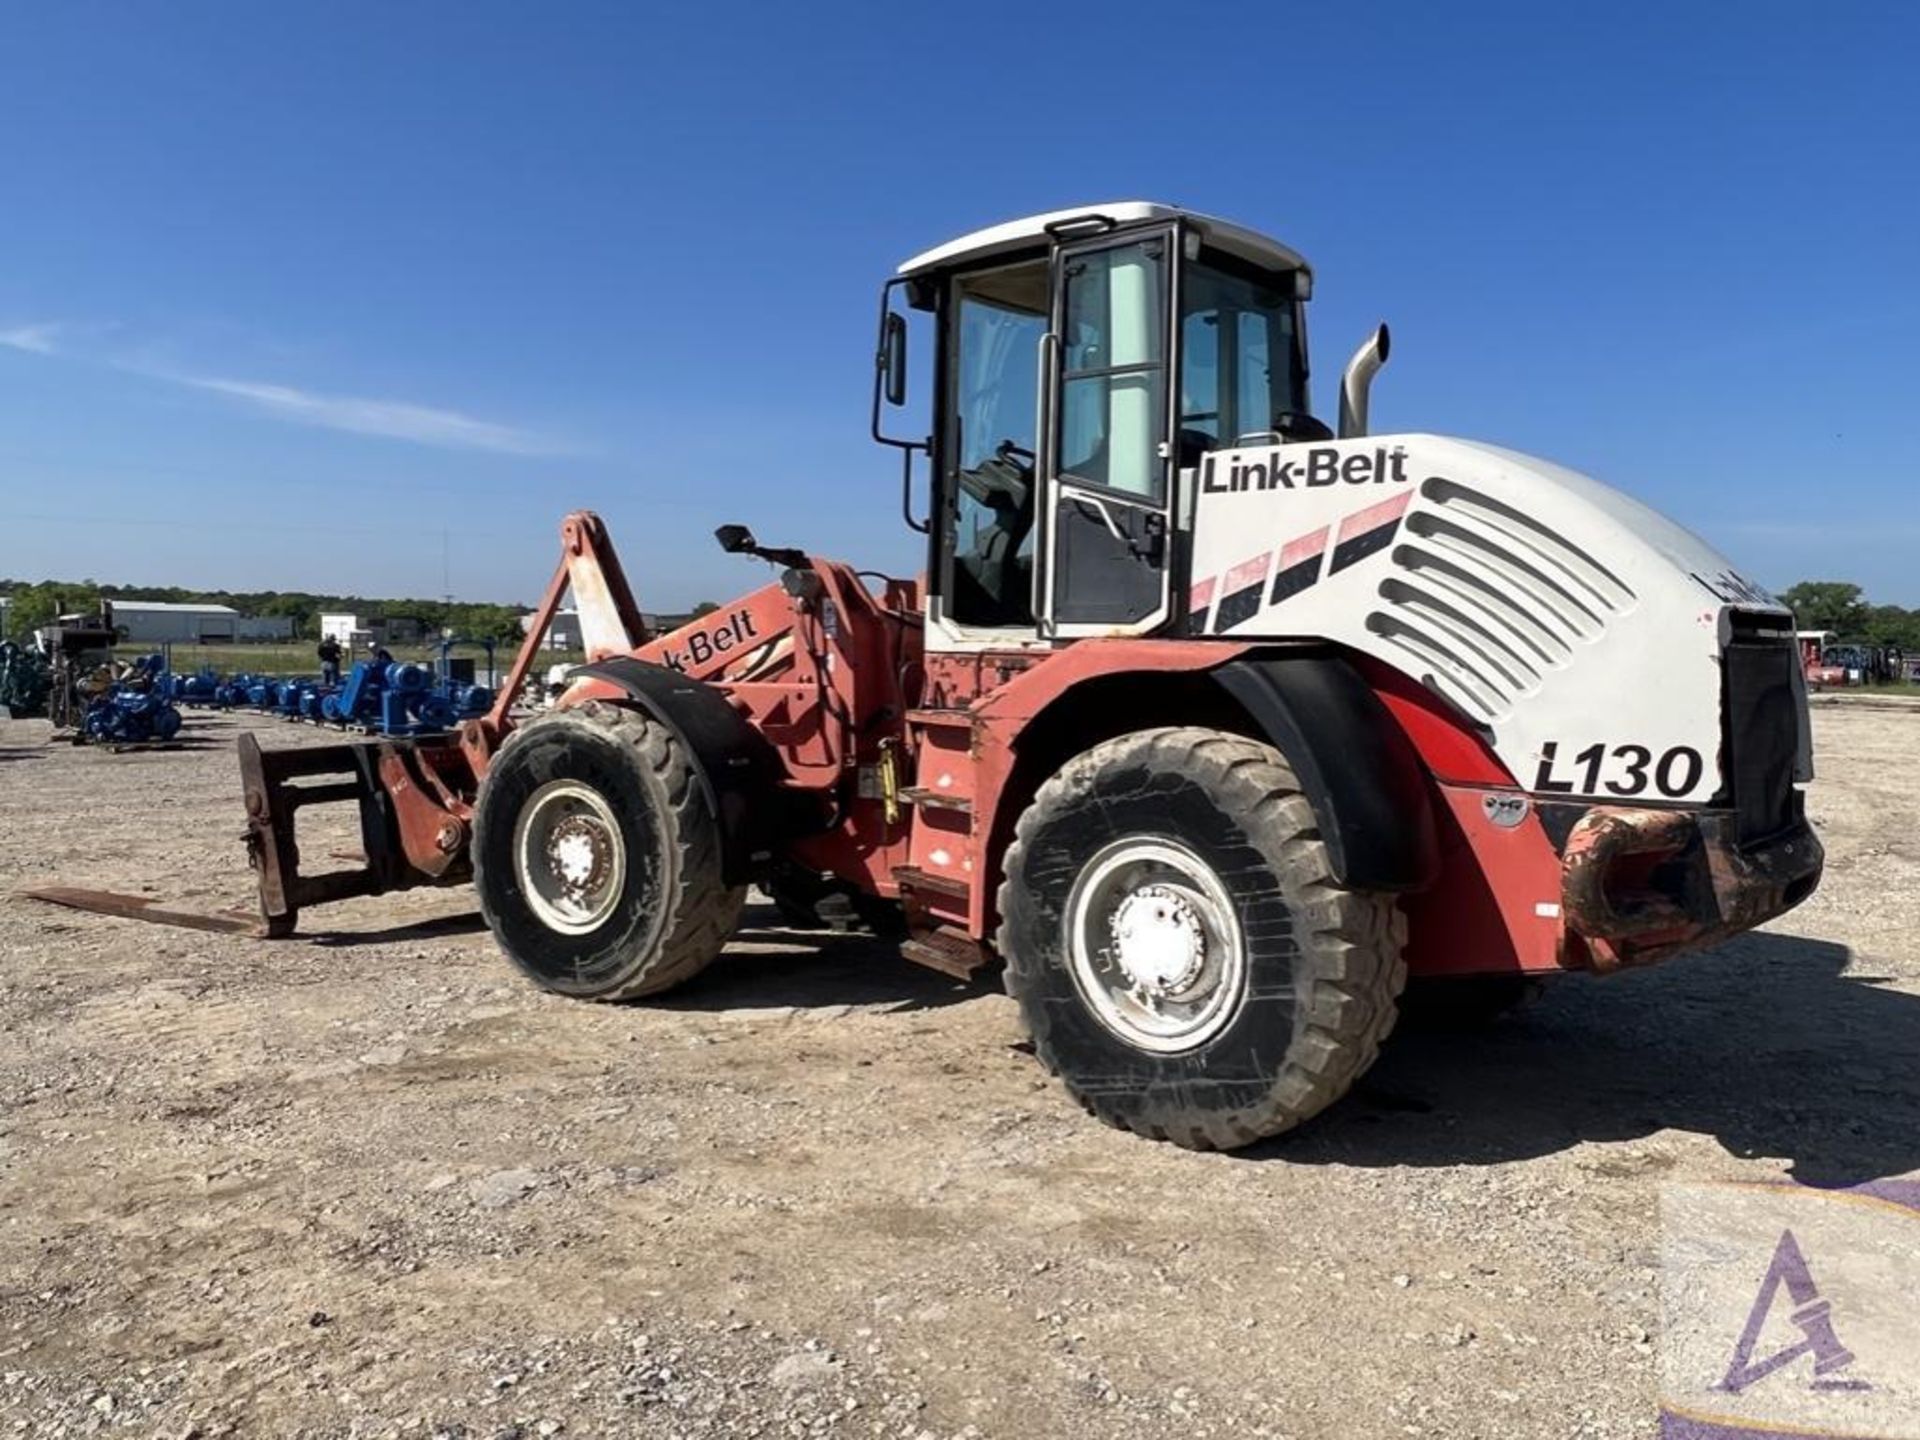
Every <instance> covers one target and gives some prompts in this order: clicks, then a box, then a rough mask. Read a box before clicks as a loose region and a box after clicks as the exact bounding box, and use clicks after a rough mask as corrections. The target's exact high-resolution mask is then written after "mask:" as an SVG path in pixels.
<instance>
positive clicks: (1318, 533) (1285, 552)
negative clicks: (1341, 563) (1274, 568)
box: [1278, 525, 1327, 570]
mask: <svg viewBox="0 0 1920 1440" xmlns="http://www.w3.org/2000/svg"><path fill="white" fill-rule="evenodd" d="M1326 548H1327V527H1326V526H1324V525H1322V526H1321V527H1320V528H1319V529H1318V530H1315V531H1314V532H1313V533H1312V534H1311V535H1302V536H1301V537H1300V538H1299V539H1298V540H1289V541H1288V542H1287V543H1286V544H1285V545H1283V546H1281V547H1280V565H1279V567H1278V568H1280V569H1282V570H1290V569H1292V568H1293V567H1294V566H1295V565H1298V564H1299V563H1300V562H1301V561H1302V560H1307V559H1311V558H1312V557H1313V556H1315V555H1318V554H1319V553H1320V552H1321V551H1322V550H1325V549H1326Z"/></svg>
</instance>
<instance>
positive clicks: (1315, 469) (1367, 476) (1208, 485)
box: [1200, 445, 1407, 495]
mask: <svg viewBox="0 0 1920 1440" xmlns="http://www.w3.org/2000/svg"><path fill="white" fill-rule="evenodd" d="M1283 455H1284V456H1285V457H1286V458H1285V459H1282V458H1281V457H1282V456H1283ZM1406 479H1407V452H1406V448H1405V447H1404V446H1400V445H1396V446H1394V447H1393V449H1391V450H1387V449H1384V448H1381V449H1374V450H1345V451H1343V450H1336V449H1334V448H1333V447H1332V446H1331V445H1316V446H1314V447H1313V448H1312V449H1311V450H1307V451H1304V452H1302V451H1296V450H1269V451H1267V452H1266V458H1265V459H1264V460H1246V461H1241V460H1232V461H1230V462H1229V463H1228V465H1227V466H1226V470H1225V473H1224V474H1223V473H1221V467H1220V465H1219V464H1218V463H1217V460H1216V457H1214V456H1212V455H1209V456H1207V458H1206V463H1205V466H1204V467H1203V469H1202V472H1201V477H1200V488H1201V489H1202V490H1203V491H1205V492H1206V493H1207V494H1209V495H1227V494H1232V493H1235V492H1237V491H1241V490H1276V489H1280V490H1294V489H1298V488H1300V487H1302V486H1304V487H1306V488H1307V489H1312V490H1317V489H1321V488H1323V487H1325V486H1328V485H1386V484H1389V483H1392V484H1396V485H1398V484H1404V483H1405V482H1406Z"/></svg>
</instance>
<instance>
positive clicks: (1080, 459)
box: [874, 202, 1324, 649]
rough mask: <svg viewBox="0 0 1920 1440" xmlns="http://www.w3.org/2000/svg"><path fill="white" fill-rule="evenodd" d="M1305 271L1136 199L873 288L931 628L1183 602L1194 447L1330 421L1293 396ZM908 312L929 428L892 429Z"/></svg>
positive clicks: (979, 629) (1310, 430)
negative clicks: (918, 465)
mask: <svg viewBox="0 0 1920 1440" xmlns="http://www.w3.org/2000/svg"><path fill="white" fill-rule="evenodd" d="M1310 284H1311V281H1310V272H1309V271H1308V269H1307V266H1306V262H1305V261H1304V260H1302V259H1301V258H1300V257H1299V256H1298V255H1296V254H1294V253H1293V252H1292V251H1290V250H1287V249H1286V248H1284V247H1283V246H1280V245H1278V244H1276V243H1275V242H1273V241H1271V240H1269V239H1267V238H1265V237H1264V236H1261V235H1257V234H1255V233H1254V232H1252V231H1249V230H1244V229H1242V228H1241V227H1239V226H1236V225H1230V224H1228V223H1226V222H1224V221H1220V220H1215V219H1212V218H1210V217H1207V216H1202V215H1196V214H1193V213H1191V212H1187V211H1182V210H1177V209H1174V208H1171V207H1168V206H1163V205H1152V204H1147V203H1144V202H1127V203H1124V204H1114V205H1104V206H1098V207H1094V208H1091V209H1088V210H1074V211H1060V212H1056V213H1052V214H1047V215H1038V216H1034V217H1031V218H1029V219H1026V220H1019V221H1014V222H1012V223H1010V224H1007V225H1000V226H995V227H993V228H992V229H988V230H982V231H979V232H976V233H975V234H972V235H968V236H964V237H962V238H961V239H959V240H955V241H952V242H950V243H949V244H946V245H942V246H940V247H938V248H937V249H934V250H930V251H928V252H926V253H925V254H922V255H919V256H916V257H914V258H913V259H912V260H909V261H908V262H907V263H906V264H905V265H903V266H902V267H901V268H900V271H899V273H898V274H897V275H896V276H895V277H894V279H892V280H891V281H889V282H888V284H887V286H886V287H885V289H884V291H883V293H882V300H881V341H880V347H879V352H878V356H877V366H876V379H875V393H874V435H875V438H876V439H878V440H880V441H882V442H883V443H887V444H891V445H895V446H897V447H900V448H901V449H902V450H903V451H905V452H906V465H907V473H908V496H909V498H908V521H909V523H911V524H914V525H915V526H916V528H922V529H925V530H926V532H927V534H928V544H929V553H928V582H929V583H928V600H927V608H928V615H927V619H928V632H927V640H928V644H929V645H930V646H931V647H933V648H936V649H969V648H989V647H993V648H998V647H1006V646H1020V645H1036V646H1044V645H1050V644H1053V643H1055V642H1057V641H1060V640H1066V639H1071V638H1074V637H1076V636H1081V635H1094V634H1099V635H1114V634H1127V635H1134V634H1147V633H1151V632H1154V631H1156V630H1159V629H1162V628H1164V627H1167V626H1170V625H1173V624H1175V623H1177V622H1178V620H1179V619H1180V618H1181V617H1180V614H1179V611H1180V607H1181V604H1182V602H1183V599H1184V595H1185V592H1186V585H1185V583H1184V576H1183V574H1182V573H1181V572H1182V570H1183V568H1184V555H1185V546H1184V544H1183V540H1182V537H1183V535H1184V534H1185V533H1186V531H1187V529H1188V524H1187V517H1190V515H1191V510H1192V486H1193V482H1194V477H1195V475H1196V474H1197V471H1198V465H1199V461H1200V459H1201V457H1202V456H1203V455H1205V453H1206V452H1207V451H1209V450H1212V449H1215V448H1218V447H1222V446H1228V445H1232V444H1233V443H1234V442H1235V441H1237V440H1240V439H1242V438H1244V437H1248V436H1253V435H1275V436H1280V437H1283V438H1294V437H1304V436H1306V435H1309V434H1315V433H1324V427H1318V426H1317V422H1314V421H1311V420H1310V419H1309V418H1308V416H1307V408H1308V407H1307V356H1306V344H1305V329H1304V324H1303V314H1302V312H1303V308H1304V305H1305V301H1306V299H1307V296H1308V293H1309V289H1310ZM916 311H917V312H919V313H920V314H921V316H922V317H923V319H922V321H921V324H920V327H919V328H920V329H921V330H922V331H923V332H925V333H926V334H927V336H928V337H929V338H928V341H927V343H925V344H923V345H922V347H921V353H920V354H916V356H915V357H914V359H915V362H916V364H915V366H914V368H915V369H916V370H921V371H925V372H930V376H929V378H927V379H924V380H923V381H922V382H921V383H922V384H923V385H924V386H925V387H927V388H926V391H925V393H926V395H927V399H928V402H929V403H928V411H927V413H928V417H929V429H930V431H931V433H930V434H929V435H928V436H927V437H925V439H924V440H917V439H916V440H907V439H901V438H897V437H895V436H893V435H891V434H890V433H888V430H887V427H886V425H885V423H884V421H885V419H886V418H887V415H886V412H887V410H888V408H889V407H890V406H897V405H900V404H902V403H904V402H905V400H906V398H907V385H906V370H907V368H908V361H907V357H906V354H905V348H906V346H907V343H908V341H907V336H908V333H909V327H908V325H907V323H906V321H905V313H907V312H916ZM929 322H930V323H929ZM927 352H930V353H927ZM926 361H931V364H926V363H924V362H926ZM916 452H920V453H924V454H925V455H926V456H927V464H928V469H929V471H930V474H931V484H930V486H929V494H930V498H929V500H928V502H927V504H926V509H927V514H926V517H925V519H924V520H922V519H921V518H919V517H918V516H917V515H916V514H915V513H914V512H915V508H916V507H915V505H914V502H913V498H912V496H913V491H914V488H915V487H914V486H913V485H912V483H911V477H912V468H913V462H914V456H915V453H916Z"/></svg>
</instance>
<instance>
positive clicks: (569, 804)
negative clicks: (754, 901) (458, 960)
mask: <svg viewBox="0 0 1920 1440" xmlns="http://www.w3.org/2000/svg"><path fill="white" fill-rule="evenodd" d="M473 828H474V838H473V861H474V866H473V869H474V884H475V888H477V889H478V890H479V892H480V908H481V910H482V912H483V913H484V914H485V915H486V918H487V924H488V925H489V926H490V927H491V928H492V930H493V934H494V938H495V939H496V940H498V941H499V943H500V948H501V949H502V950H504V951H505V952H506V954H507V958H508V959H509V960H511V961H512V962H513V964H514V965H515V967H516V968H518V969H519V970H520V971H521V973H522V974H524V975H526V976H527V977H528V978H529V979H531V980H532V981H533V982H534V983H535V984H537V985H540V986H542V987H543V988H545V989H548V990H552V991H554V992H556V993H557V994H561V995H569V996H572V997H574V998H576V999H583V1000H627V999H632V998H634V997H636V996H640V995H655V994H658V993H659V992H660V991H662V990H666V989H668V988H669V987H671V986H674V985H677V984H679V983H680V982H681V981H683V980H686V979H689V978H690V977H692V976H693V975H694V974H696V973H697V972H699V971H700V970H701V969H703V968H705V966H706V965H707V963H708V962H709V961H711V960H712V959H713V958H714V956H716V955H718V954H719V953H720V950H721V947H722V946H724V945H725V944H726V942H727V937H728V936H730V935H731V934H732V933H733V931H734V928H735V926H736V925H737V924H738V922H739V918H740V909H741V906H742V905H743V904H744V903H745V901H746V893H747V892H746V888H745V887H744V886H728V885H726V884H725V883H724V881H723V880H722V877H721V854H720V832H719V826H718V825H717V824H716V822H715V820H714V817H713V814H712V812H711V810H710V809H709V808H708V806H707V802H706V797H705V794H704V792H703V791H702V790H701V787H700V785H699V784H698V782H697V779H696V777H695V774H694V769H693V762H692V760H691V759H690V758H689V756H688V755H687V753H686V751H685V750H684V749H683V748H682V746H681V744H680V742H679V740H678V739H676V738H675V737H674V735H673V732H672V731H670V730H668V729H667V728H666V727H665V726H664V725H661V724H660V723H659V722H657V721H655V720H652V719H649V718H648V717H647V716H645V715H642V714H641V713H639V712H638V711H635V710H630V709H627V708H624V707H622V706H618V705H607V704H602V703H599V702H597V701H596V702H591V703H588V704H585V705H581V706H578V707H576V708H573V709H569V710H559V711H555V712H553V713H551V714H547V715H543V716H541V717H539V718H538V719H535V720H532V721H529V722H528V723H527V724H525V725H523V726H521V727H520V728H519V729H518V730H516V731H515V732H514V733H513V734H512V736H510V737H509V738H508V740H507V743H506V744H505V745H504V746H503V747H502V748H501V750H500V753H499V754H498V755H497V756H495V757H494V761H493V764H492V765H491V766H490V767H489V768H488V771H487V777H486V780H485V782H484V783H483V784H482V785H481V787H480V802H479V805H478V806H477V807H476V809H475V811H474V819H473Z"/></svg>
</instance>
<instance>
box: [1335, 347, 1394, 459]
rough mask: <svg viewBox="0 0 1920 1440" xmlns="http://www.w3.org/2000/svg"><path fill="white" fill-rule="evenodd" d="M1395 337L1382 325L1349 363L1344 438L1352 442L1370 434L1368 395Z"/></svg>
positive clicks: (1344, 377) (1343, 395)
mask: <svg viewBox="0 0 1920 1440" xmlns="http://www.w3.org/2000/svg"><path fill="white" fill-rule="evenodd" d="M1392 340H1393V337H1392V336H1391V335H1390V334H1388V333H1387V327H1386V326H1385V325H1384V324H1382V325H1381V326H1380V328H1379V329H1377V330H1375V331H1374V332H1373V334H1371V335H1369V336H1368V337H1367V338H1366V340H1365V341H1364V342H1363V343H1362V344H1361V346H1360V348H1359V349H1358V350H1356V351H1354V352H1353V358H1352V359H1351V360H1349V361H1347V368H1346V370H1345V371H1344V372H1343V373H1342V374H1341V376H1340V438H1341V439H1342V440H1350V439H1352V438H1353V437H1354V436H1356V435H1364V434H1366V433H1367V395H1368V393H1369V392H1370V391H1371V390H1372V389H1373V377H1374V376H1376V375H1378V374H1379V373H1380V367H1381V366H1382V365H1384V364H1386V363H1387V350H1388V347H1389V346H1390V345H1391V344H1392Z"/></svg>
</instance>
